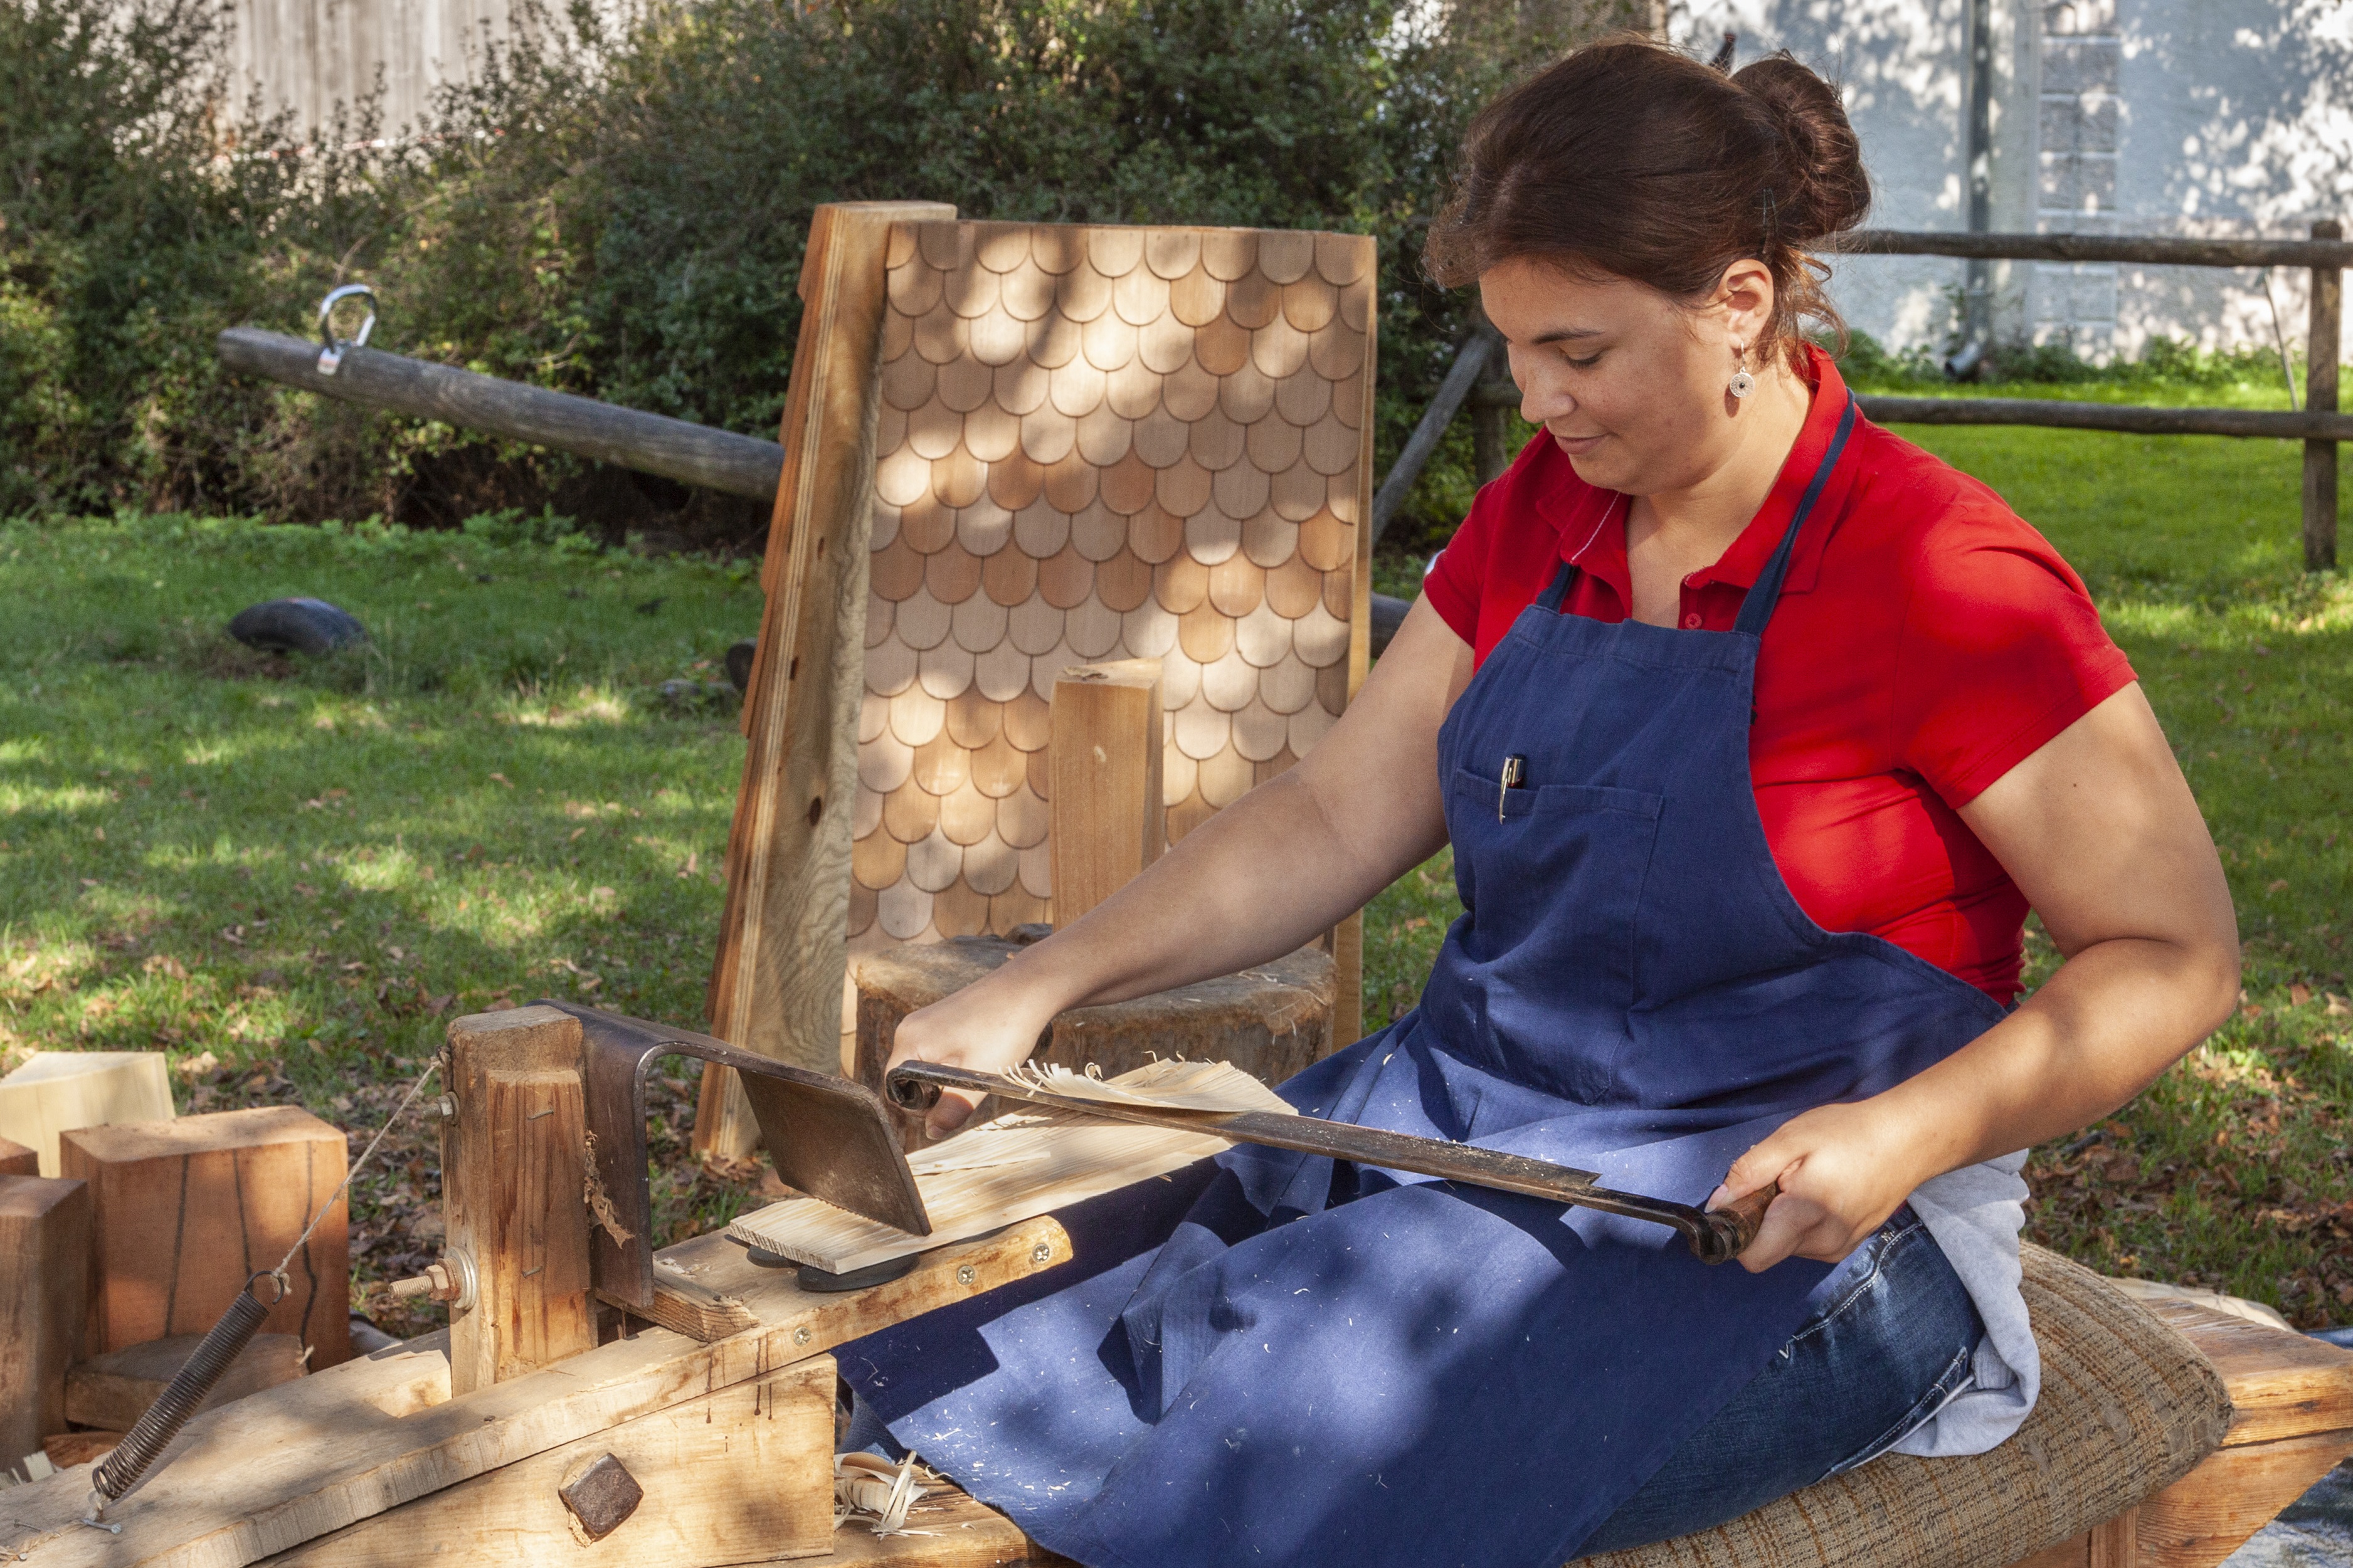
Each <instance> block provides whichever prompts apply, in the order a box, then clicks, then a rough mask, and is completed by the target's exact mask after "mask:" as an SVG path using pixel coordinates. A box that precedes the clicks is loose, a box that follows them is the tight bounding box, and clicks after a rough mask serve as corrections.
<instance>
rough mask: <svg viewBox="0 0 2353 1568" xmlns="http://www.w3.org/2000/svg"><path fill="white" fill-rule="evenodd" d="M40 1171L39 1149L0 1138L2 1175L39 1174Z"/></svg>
mask: <svg viewBox="0 0 2353 1568" xmlns="http://www.w3.org/2000/svg"><path fill="white" fill-rule="evenodd" d="M40 1173H41V1152H40V1151H39V1150H37V1149H28V1148H26V1146H25V1145H24V1144H22V1143H11V1142H9V1141H8V1140H7V1139H5V1138H0V1176H37V1175H39V1174H40Z"/></svg>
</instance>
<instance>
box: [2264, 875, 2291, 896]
mask: <svg viewBox="0 0 2353 1568" xmlns="http://www.w3.org/2000/svg"><path fill="white" fill-rule="evenodd" d="M2263 891H2264V892H2266V893H2284V892H2286V891H2287V879H2286V878H2285V877H2280V878H2277V879H2274V880H2273V882H2272V883H2271V885H2270V886H2268V887H2266V888H2265V889H2263Z"/></svg>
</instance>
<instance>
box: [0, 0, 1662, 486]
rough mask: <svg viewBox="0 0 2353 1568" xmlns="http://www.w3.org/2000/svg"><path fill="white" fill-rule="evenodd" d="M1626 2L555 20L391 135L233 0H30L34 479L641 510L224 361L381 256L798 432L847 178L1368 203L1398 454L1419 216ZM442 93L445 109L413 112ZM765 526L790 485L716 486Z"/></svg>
mask: <svg viewBox="0 0 2353 1568" xmlns="http://www.w3.org/2000/svg"><path fill="white" fill-rule="evenodd" d="M1631 11H1632V7H1631V6H1630V5H1626V4H1624V3H1623V0H1570V3H1568V4H1561V3H1560V0H1555V3H1554V4H1553V5H1549V6H1547V5H1544V4H1541V3H1537V4H1524V3H1520V0H1466V3H1465V4H1461V5H1456V6H1455V7H1453V8H1452V9H1451V11H1449V12H1448V13H1446V14H1445V24H1444V26H1437V25H1434V24H1431V23H1428V22H1427V21H1423V22H1417V21H1416V20H1414V18H1417V17H1427V16H1429V15H1430V14H1429V13H1427V12H1425V11H1423V10H1421V9H1419V8H1413V9H1409V8H1407V7H1404V6H1402V5H1398V4H1397V3H1395V0H1098V3H1093V4H1086V5H1080V4H1073V3H1072V0H836V3H834V4H831V5H812V6H807V7H803V6H799V5H784V4H779V3H777V0H698V3H696V4H691V5H687V4H675V3H671V4H659V5H655V6H653V7H652V8H651V9H649V11H647V12H646V13H645V14H644V15H643V16H641V17H640V18H639V19H638V21H636V22H635V23H634V24H633V25H631V26H628V28H627V29H625V30H623V31H622V32H620V33H619V34H617V36H614V37H604V36H601V35H599V34H598V33H597V32H596V30H595V27H594V25H593V23H592V22H591V21H589V20H588V19H587V14H586V10H585V8H579V9H576V10H575V15H574V16H573V17H572V18H571V19H570V20H568V21H558V20H557V19H556V18H554V17H553V16H544V15H543V16H536V17H535V18H533V19H531V25H529V26H524V27H522V28H521V29H519V30H518V37H517V40H516V41H515V42H513V43H512V44H510V45H506V46H502V47H496V48H492V49H490V50H489V51H488V52H486V53H485V54H484V55H483V56H482V57H481V58H480V59H478V60H477V61H475V62H473V66H474V68H473V69H472V71H471V72H470V83H469V85H465V86H462V87H458V88H455V89H451V90H449V91H448V92H447V93H446V94H445V95H444V96H443V98H442V100H440V102H439V104H438V110H437V112H436V114H435V116H434V120H433V123H431V124H429V125H427V126H423V127H417V128H414V130H415V131H416V132H417V134H415V135H414V136H411V137H409V138H407V139H406V140H404V141H401V142H397V143H396V144H394V145H392V146H390V147H389V148H383V147H379V148H373V149H371V148H362V149H360V150H358V151H338V150H337V149H347V148H350V147H351V146H352V145H353V143H354V142H367V141H370V140H372V139H373V136H374V132H375V126H374V123H373V119H372V111H371V110H370V107H369V106H367V105H362V106H360V107H359V108H358V110H355V111H354V114H355V117H354V118H353V121H351V123H349V124H347V125H344V126H340V127H333V128H328V129H327V130H325V131H324V132H321V133H319V134H317V135H314V136H313V137H312V138H311V142H312V145H311V146H310V147H309V148H307V149H304V148H300V147H298V142H297V139H296V136H295V128H294V127H292V126H291V125H290V124H288V123H286V122H285V121H268V120H264V119H263V118H262V117H260V116H259V114H258V113H257V112H255V111H253V110H251V109H250V108H248V110H246V111H244V112H242V113H233V112H232V111H231V107H230V106H229V105H228V104H227V101H226V99H225V97H224V95H223V90H222V88H221V83H222V81H223V80H224V79H225V75H224V73H223V71H222V69H221V64H222V52H221V51H222V45H223V43H224V39H223V37H222V35H221V33H220V30H219V28H220V24H219V20H218V16H217V14H216V13H214V12H212V11H209V10H206V8H205V7H204V5H203V3H202V0H0V89H5V99H6V101H5V103H0V135H5V140H6V144H7V146H8V148H9V153H8V154H7V155H8V157H9V159H10V161H11V162H12V163H14V164H16V178H14V179H12V180H11V181H8V182H6V183H5V185H0V225H5V227H0V440H5V442H6V443H7V446H8V447H9V452H10V457H9V459H8V462H7V466H6V470H5V474H0V511H5V510H26V509H33V508H44V509H64V510H92V509H103V508H107V507H113V506H127V505H145V506H149V507H164V506H183V507H185V506H198V507H206V508H211V509H216V510H252V511H256V512H259V513H262V514H265V515H269V516H271V517H275V518H280V519H301V518H317V517H323V516H336V515H343V516H352V515H361V514H364V513H369V512H375V513H380V514H382V515H385V516H386V517H392V518H396V519H400V520H404V521H412V522H427V521H441V522H445V523H448V522H455V521H457V520H459V519H460V518H463V517H466V516H470V515H476V514H480V513H486V512H491V511H494V510H501V509H522V510H523V511H526V512H538V511H540V510H542V509H543V508H544V507H545V506H547V505H548V504H549V503H551V502H553V503H554V505H555V506H556V508H557V510H562V511H565V512H570V513H574V514H575V515H581V516H584V517H586V518H588V519H589V520H590V521H593V522H597V523H600V524H601V525H602V526H604V527H605V529H606V530H607V531H618V530H619V529H620V528H621V527H623V526H625V525H626V524H627V523H628V522H630V521H637V522H640V523H641V522H642V521H644V514H645V512H646V511H647V510H649V509H650V508H653V507H657V506H664V505H667V506H670V507H675V506H678V505H679V504H680V503H681V501H683V500H685V495H686V492H684V491H683V490H682V489H681V488H680V487H675V486H669V485H667V484H665V483H663V482H662V481H646V480H638V479H631V478H628V477H626V476H616V475H614V474H613V473H612V472H610V471H609V470H607V471H605V472H603V473H598V472H595V471H592V470H591V469H590V468H588V467H587V466H586V465H584V464H581V463H578V462H575V461H574V460H572V459H569V458H562V457H559V456H554V455H551V454H546V453H542V452H536V451H533V450H529V449H519V448H514V447H506V446H501V445H500V444H497V443H492V442H489V441H486V440H485V439H484V438H482V437H480V436H478V435H475V434H474V433H471V432H468V431H463V430H457V429H452V428H450V427H448V426H436V425H432V424H420V423H417V422H412V421H406V420H399V419H394V418H390V417H387V416H380V415H374V414H368V413H364V412H362V411H359V410H355V409H353V408H351V407H349V406H348V405H322V403H321V401H320V400H318V399H315V398H312V397H311V396H309V395H302V394H295V393H291V392H288V391H285V390H283V389H275V388H266V387H261V386H256V385H252V384H240V383H237V382H235V381H233V380H231V379H229V378H227V377H225V376H223V375H222V374H220V373H219V371H218V370H217V368H216V364H215V362H214V359H213V342H212V340H213V337H214V334H215V333H216V331H218V330H219V329H220V328H221V327H224V326H227V325H230V324H234V323H237V322H240V321H250V322H254V323H257V324H262V325H269V326H274V327H278V328H280V329H284V330H294V331H307V330H308V329H309V319H308V318H309V311H310V310H311V305H312V303H313V302H314V301H315V300H317V298H318V296H319V294H320V292H321V291H322V289H324V288H325V287H327V286H329V285H331V284H332V283H335V282H339V281H345V280H349V279H353V278H363V279H366V280H368V281H370V282H372V283H374V284H375V286H376V287H377V288H378V289H379V290H380V295H381V299H382V302H383V321H382V323H381V324H380V326H379V328H378V336H377V340H376V341H377V342H378V343H379V345H380V346H383V347H386V348H390V349H393V350H396V351H397V352H402V353H412V354H417V355H420V356H422V357H425V358H428V359H435V360H440V361H444V362H447V363H459V364H464V365H467V366H469V367H470V368H473V369H477V370H480V371H484V372H486V373H488V374H494V375H501V376H506V377H511V378H513V379H517V380H522V381H528V382H532V383H534V384H540V385H544V386H553V387H559V388H562V389H564V390H567V391H573V392H579V393H583V394H586V395H592V396H597V397H602V398H606V399H607V400H609V401H613V402H616V403H621V404H625V405H631V406H635V407H641V408H649V409H653V410H656V411H659V412H662V413H667V414H673V415H678V416H683V417H687V418H691V419H697V420H701V421H703V422H705V423H710V424H714V425H719V426H725V427H728V428H731V429H735V430H740V431H745V432H751V433H757V434H762V435H765V434H769V433H771V432H773V430H774V428H775V426H776V418H777V416H778V414H779V412H780V410H781V407H782V404H783V399H784V394H785V388H786V380H787V378H788V376H789V374H790V369H791V356H792V348H793V342H794V336H795V333H796V331H797V325H798V313H799V301H798V299H797V294H796V292H795V283H796V280H797V274H798V268H799V264H800V259H801V249H802V246H803V243H804V239H805V237H806V234H807V221H808V215H809V212H810V209H811V208H812V207H814V206H815V205H817V204H818V203H820V202H824V201H831V200H841V199H860V198H878V197H911V198H926V197H928V198H933V199H939V200H945V201H951V202H954V203H955V205H957V206H958V207H959V209H960V210H961V211H963V212H964V213H965V214H966V215H967V216H983V217H998V218H1018V219H1050V220H1061V221H1074V222H1191V223H1215V224H1258V225H1266V226H1283V227H1333V228H1343V229H1349V230H1353V231H1356V232H1365V233H1371V234H1374V235H1376V236H1377V237H1379V239H1380V241H1381V246H1382V267H1383V286H1384V298H1383V301H1382V327H1381V335H1382V343H1381V350H1382V353H1381V403H1380V407H1381V415H1382V419H1383V441H1382V447H1383V449H1384V452H1387V451H1388V450H1393V449H1394V447H1395V444H1396V442H1397V441H1398V439H1401V437H1402V435H1403V433H1404V431H1405V430H1406V429H1407V428H1409V426H1410V424H1411V420H1412V418H1413V416H1414V415H1415V414H1416V413H1417V412H1418V411H1419V406H1420V405H1421V403H1422V401H1423V399H1424V398H1425V397H1426V396H1427V394H1428V390H1429V388H1430V386H1431V385H1433V384H1434V383H1435V380H1436V378H1437V376H1439V375H1440V374H1443V371H1444V365H1445V361H1446V358H1447V356H1448V353H1449V352H1450V350H1451V345H1452V343H1453V342H1454V341H1455V340H1456V339H1457V338H1458V337H1459V335H1460V333H1461V329H1462V326H1463V322H1462V321H1461V309H1462V302H1461V300H1459V299H1455V300H1450V299H1448V298H1447V297H1445V296H1443V295H1440V294H1439V293H1438V292H1436V291H1435V290H1432V289H1428V288H1426V287H1425V286H1423V284H1422V283H1421V281H1420V276H1419V234H1420V229H1419V224H1420V221H1421V219H1422V217H1423V216H1425V215H1427V214H1428V213H1430V211H1432V210H1434V208H1435V206H1436V205H1437V203H1438V200H1439V198H1440V193H1441V190H1442V187H1443V182H1444V178H1445V174H1446V168H1447V161H1448V158H1449V155H1450V153H1451V148H1452V147H1453V145H1454V144H1455V142H1457V140H1459V134H1460V132H1461V126H1462V124H1463V123H1464V121H1466V120H1467V118H1468V116H1469V115H1470V113H1471V112H1472V110H1474V109H1475V108H1476V106H1477V105H1478V103H1479V102H1481V101H1482V100H1484V99H1485V98H1486V97H1487V96H1488V95H1489V94H1490V93H1491V92H1492V91H1493V90H1494V89H1495V88H1496V87H1498V86H1499V85H1501V84H1502V83H1503V82H1504V80H1506V79H1509V78H1510V77H1511V76H1512V75H1513V74H1514V73H1515V72H1516V71H1518V70H1519V69H1521V68H1524V67H1525V65H1527V64H1528V63H1530V62H1533V61H1535V60H1538V59H1541V58H1546V57H1547V56H1548V55H1549V54H1550V53H1552V52H1554V51H1555V50H1556V49H1557V48H1559V47H1562V46H1563V45H1564V44H1565V43H1566V42H1567V41H1568V40H1569V39H1570V38H1572V37H1575V36H1577V35H1580V34H1584V33H1589V32H1591V31H1594V30H1596V29H1599V28H1600V27H1604V26H1609V25H1613V24H1615V23H1618V22H1620V21H1622V20H1625V19H1627V18H1628V17H1629V16H1630V14H1631ZM404 129H406V128H404ZM700 504H701V505H702V507H703V509H704V510H705V511H706V512H707V513H710V512H715V513H716V515H717V518H718V521H720V522H722V523H732V524H734V525H739V526H742V527H744V528H746V529H748V528H750V527H754V526H756V524H757V521H759V512H760V511H764V510H765V509H756V510H755V509H751V508H746V507H732V508H731V507H729V506H728V505H727V504H725V503H721V504H720V505H718V506H717V507H715V508H714V507H713V506H712V503H711V502H710V501H708V500H706V501H704V502H702V503H700Z"/></svg>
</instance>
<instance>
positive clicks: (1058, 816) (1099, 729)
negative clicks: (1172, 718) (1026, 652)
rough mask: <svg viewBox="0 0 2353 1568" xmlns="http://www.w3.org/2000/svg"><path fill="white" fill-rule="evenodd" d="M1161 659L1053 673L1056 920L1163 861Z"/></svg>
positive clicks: (1051, 810)
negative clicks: (1161, 853)
mask: <svg viewBox="0 0 2353 1568" xmlns="http://www.w3.org/2000/svg"><path fill="white" fill-rule="evenodd" d="M1160 729H1161V725H1160V661H1159V660H1158V659H1156V658H1121V659H1113V660H1110V661H1108V662H1105V663H1102V664H1078V665H1072V666H1071V667H1070V668H1068V669H1065V670H1063V671H1062V673H1061V674H1060V676H1058V677H1057V678H1056V679H1055V681H1054V697H1053V704H1052V710H1051V713H1050V718H1049V721H1048V739H1047V742H1046V754H1047V758H1048V763H1047V768H1048V773H1049V775H1050V780H1051V783H1050V791H1051V793H1050V795H1048V797H1047V823H1048V826H1047V829H1046V837H1047V842H1048V844H1049V845H1050V849H1051V853H1052V857H1053V878H1054V895H1053V899H1052V900H1051V902H1052V907H1053V910H1054V917H1053V918H1054V923H1055V924H1056V925H1063V926H1066V925H1069V924H1071V922H1072V921H1076V920H1078V919H1079V918H1080V917H1081V916H1082V915H1084V914H1085V913H1086V912H1087V911H1088V910H1092V909H1093V908H1094V907H1095V906H1096V905H1097V904H1100V903H1102V902H1103V900H1105V899H1107V898H1109V897H1111V896H1112V895H1113V893H1115V892H1117V891H1119V889H1122V888H1124V887H1125V886H1126V885H1127V884H1128V883H1129V882H1130V881H1133V880H1134V879H1135V877H1136V875H1137V874H1138V873H1139V872H1141V871H1142V870H1143V869H1144V868H1145V867H1146V866H1149V865H1151V864H1152V863H1153V862H1154V861H1155V860H1157V859H1158V858H1160V851H1161V849H1162V848H1163V847H1165V846H1166V841H1167V823H1168V810H1167V807H1166V805H1164V804H1162V801H1161V798H1160V763H1161V739H1160Z"/></svg>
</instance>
